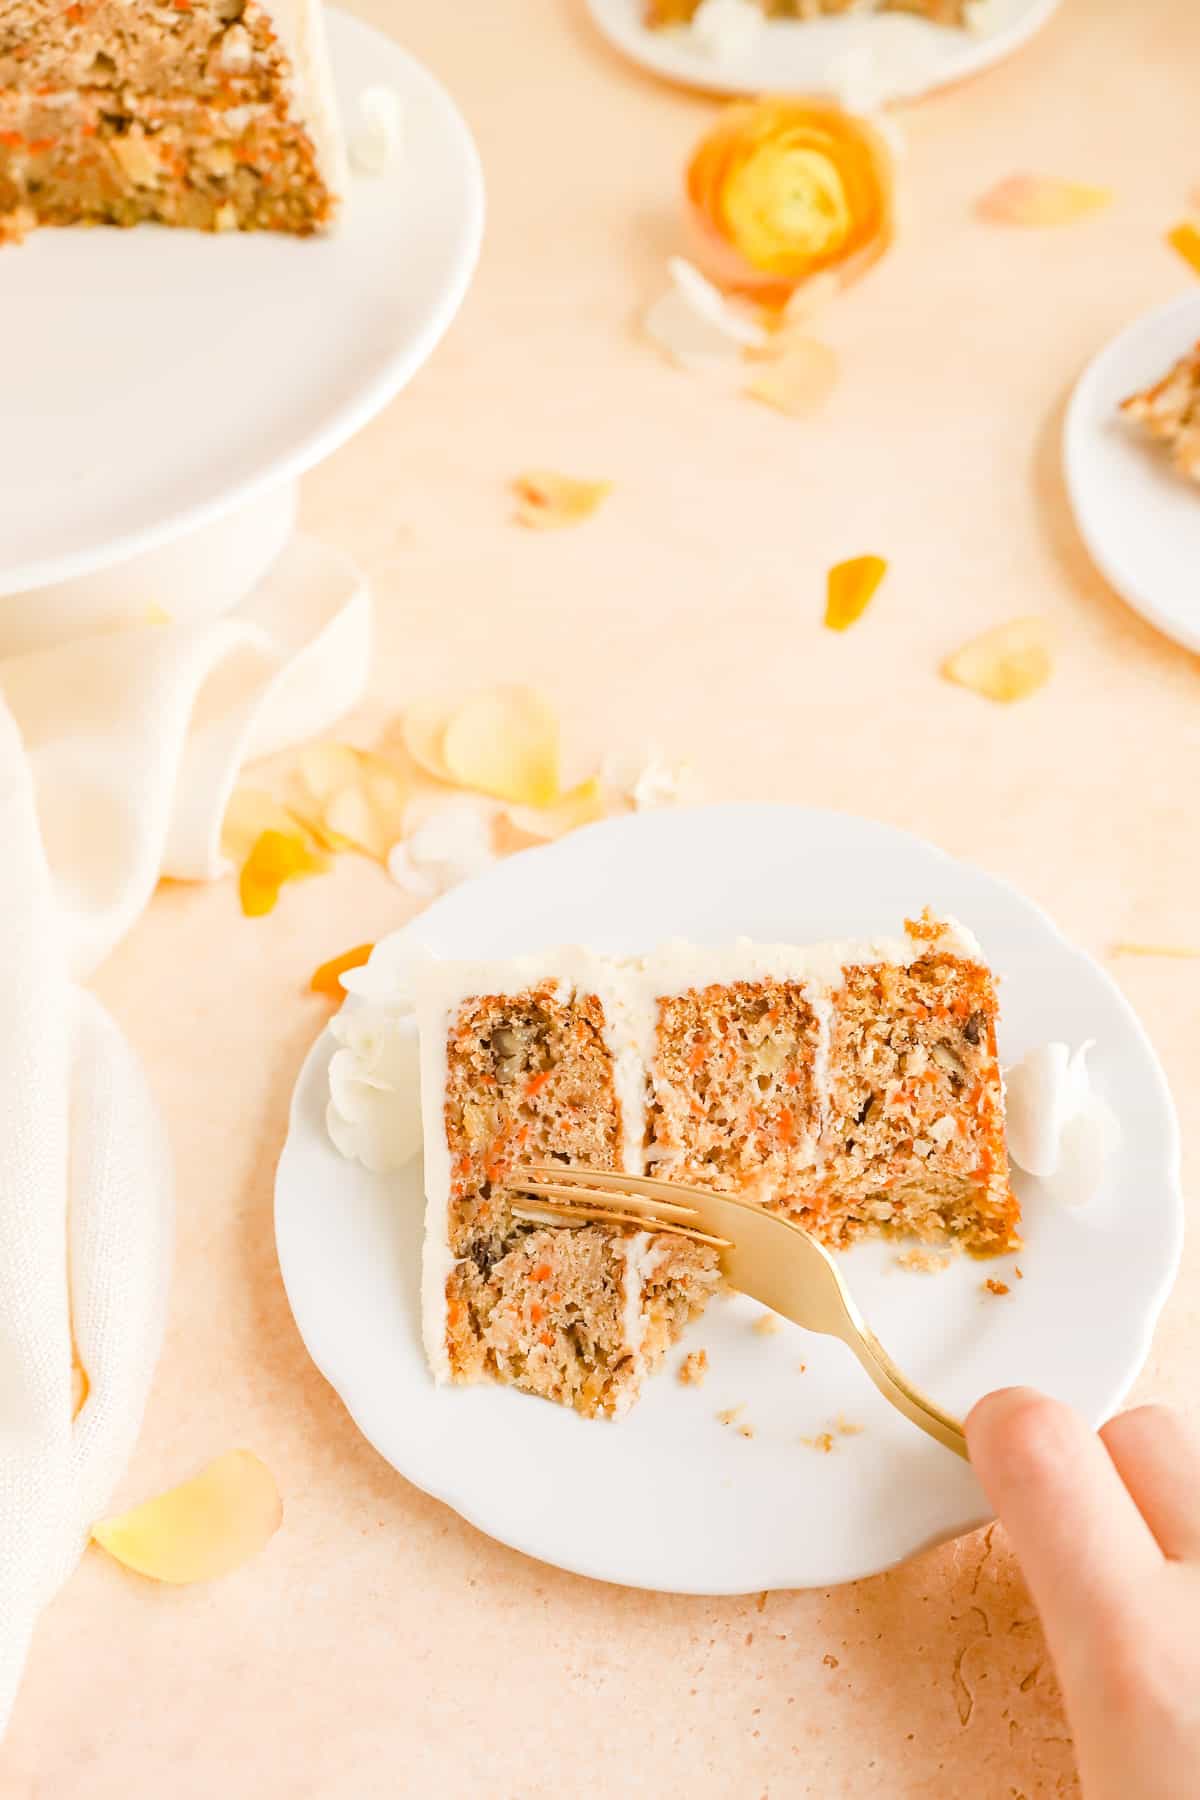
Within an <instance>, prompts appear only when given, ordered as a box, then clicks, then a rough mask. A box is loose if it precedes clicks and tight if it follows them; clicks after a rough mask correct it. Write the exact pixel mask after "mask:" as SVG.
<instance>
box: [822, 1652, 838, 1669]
mask: <svg viewBox="0 0 1200 1800" xmlns="http://www.w3.org/2000/svg"><path fill="white" fill-rule="evenodd" d="M821 1661H822V1662H823V1663H824V1664H825V1667H826V1668H827V1669H836V1668H837V1666H838V1659H837V1657H836V1656H833V1655H831V1654H830V1652H829V1651H828V1650H827V1651H826V1652H825V1654H824V1656H823V1657H822V1658H821Z"/></svg>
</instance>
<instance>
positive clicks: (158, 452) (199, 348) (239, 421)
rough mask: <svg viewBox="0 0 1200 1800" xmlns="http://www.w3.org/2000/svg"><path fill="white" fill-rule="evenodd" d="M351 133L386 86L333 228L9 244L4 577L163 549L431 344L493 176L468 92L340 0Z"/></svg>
mask: <svg viewBox="0 0 1200 1800" xmlns="http://www.w3.org/2000/svg"><path fill="white" fill-rule="evenodd" d="M328 19H329V39H330V50H331V53H332V59H333V67H334V75H335V79H336V83H337V92H338V101H339V104H340V107H341V112H342V117H343V121H344V124H345V126H346V130H347V134H348V135H349V136H350V137H353V134H354V131H355V126H356V119H357V109H358V98H359V96H360V95H361V93H362V91H363V89H364V88H366V87H370V86H373V85H378V84H382V85H384V86H386V87H389V88H391V89H392V90H393V91H394V92H395V94H396V96H397V98H398V100H399V103H400V107H401V111H402V119H403V146H402V149H401V152H400V154H399V155H398V156H397V157H396V158H394V159H393V161H392V163H391V164H390V165H389V166H388V168H387V169H385V170H384V172H383V173H382V174H380V175H377V176H368V175H352V177H351V180H350V187H349V193H348V195H347V198H346V203H345V208H344V215H343V218H342V221H341V224H340V226H339V229H338V230H337V231H336V232H335V233H334V234H333V235H331V236H330V237H328V238H319V239H318V238H309V239H296V238H288V237H283V236H279V235H275V234H271V233H266V232H262V233H257V232H255V233H244V234H243V233H237V232H232V233H229V234H228V235H226V236H218V237H213V236H212V235H211V234H205V233H201V232H192V231H169V230H164V229H161V228H158V227H154V226H142V227H139V228H138V229H137V230H136V231H110V230H100V231H84V230H69V231H37V232H34V233H33V234H32V236H31V237H30V238H29V239H28V240H27V241H26V242H25V243H24V244H22V245H21V246H20V247H19V248H17V249H8V250H4V251H3V252H0V307H2V310H3V317H4V330H5V339H6V342H7V343H9V344H10V345H19V346H20V353H19V354H15V353H14V354H9V355H7V356H6V357H5V367H4V430H3V431H2V432H0V495H3V500H2V501H0V594H5V593H20V592H22V591H23V590H24V589H26V588H36V587H42V586H45V585H47V584H49V583H51V582H58V581H66V580H68V579H70V578H71V577H73V576H76V575H81V574H84V573H86V572H88V571H90V570H92V569H98V568H101V567H103V566H104V565H105V564H107V563H114V562H118V561H120V560H122V559H124V558H126V557H129V556H133V555H135V554H137V553H138V552H140V551H143V550H149V549H152V548H153V547H154V546H155V545H157V544H161V543H164V542H166V541H167V540H168V539H170V538H172V537H176V536H178V535H180V534H181V533H182V532H184V531H186V530H189V529H190V528H192V527H193V526H198V525H202V524H204V523H206V522H207V521H208V520H210V519H213V518H216V517H217V516H218V515H219V514H221V513H222V512H224V511H226V510H227V509H229V508H231V507H232V506H234V505H236V504H237V503H238V502H240V501H244V500H248V499H250V498H251V497H252V496H253V495H254V494H256V493H258V492H260V491H262V490H264V489H266V488H267V487H269V486H270V485H272V484H273V483H275V482H278V481H281V480H283V479H284V478H286V477H289V476H293V475H297V474H299V473H300V472H301V471H302V470H304V469H307V468H309V467H310V466H311V465H312V464H313V463H315V462H318V461H319V460H320V459H321V457H323V456H327V455H328V454H329V453H330V451H332V450H335V449H336V448H337V447H338V445H339V444H341V443H342V442H344V440H345V439H346V438H348V437H350V436H351V434H352V433H353V432H355V431H357V430H358V429H359V428H360V426H362V425H364V424H365V423H366V422H367V420H368V419H370V418H371V417H372V416H373V415H374V414H375V413H376V412H378V411H379V409H380V407H382V406H383V405H384V404H385V403H386V402H387V401H388V400H390V399H391V397H392V395H393V394H395V393H396V391H397V390H398V389H399V388H400V387H402V386H403V385H404V383H405V382H406V381H407V380H408V379H409V377H410V376H411V375H412V374H413V373H414V371H415V370H416V369H417V368H419V367H420V365H421V363H422V362H424V361H425V359H426V358H427V357H428V356H429V354H430V352H431V351H432V349H433V347H434V345H435V344H436V343H437V341H438V339H439V338H440V336H441V335H442V333H443V332H444V331H445V329H446V327H447V325H448V324H449V323H450V320H451V319H452V318H453V316H454V313H455V311H456V310H457V307H458V304H459V302H460V300H461V299H462V296H463V294H464V292H465V291H466V287H467V283H468V281H469V279H470V276H471V271H472V269H473V268H474V265H475V259H476V256H477V255H478V250H479V242H480V236H481V232H482V224H483V182H482V178H481V175H480V169H479V159H478V157H477V155H476V153H475V147H474V145H473V143H472V142H471V138H470V135H469V133H468V131H467V128H466V126H465V125H464V123H463V121H462V119H461V117H460V116H459V114H458V112H457V110H456V109H455V107H454V105H453V103H452V102H451V100H450V99H449V97H448V96H447V95H446V93H445V92H444V91H443V89H442V88H441V87H439V86H438V84H437V82H435V81H434V80H433V78H432V77H431V76H429V75H427V74H426V72H425V71H424V69H422V68H421V66H420V64H419V63H417V62H415V61H414V60H413V58H412V57H411V56H409V55H407V54H406V52H405V51H403V50H401V49H400V47H399V45H398V44H395V43H393V41H392V40H391V39H390V38H388V37H385V36H384V35H383V34H382V33H381V32H378V31H375V30H372V29H371V28H370V27H369V26H367V25H364V24H362V23H360V21H358V20H357V19H352V18H350V17H348V16H347V15H346V14H345V13H340V12H337V11H334V10H332V9H330V11H329V14H328Z"/></svg>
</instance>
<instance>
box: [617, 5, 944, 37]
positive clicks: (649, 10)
mask: <svg viewBox="0 0 1200 1800" xmlns="http://www.w3.org/2000/svg"><path fill="white" fill-rule="evenodd" d="M702 3H703V0H646V13H645V17H646V23H647V25H649V26H651V27H652V28H653V29H655V30H659V29H662V28H663V27H665V26H668V25H688V24H690V23H691V21H692V20H693V19H694V18H695V16H696V14H697V13H698V12H699V10H700V7H701V5H702ZM748 3H749V4H751V5H754V6H757V8H758V10H759V11H760V12H761V13H763V14H764V15H765V16H766V17H767V18H768V19H823V18H828V17H830V16H832V15H836V14H840V13H872V12H894V13H896V12H898V13H914V14H916V16H917V17H918V18H922V19H928V20H929V21H930V23H931V24H933V25H958V26H965V25H968V24H970V21H971V11H972V7H973V6H976V7H977V6H978V4H979V0H748Z"/></svg>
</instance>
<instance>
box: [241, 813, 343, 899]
mask: <svg viewBox="0 0 1200 1800" xmlns="http://www.w3.org/2000/svg"><path fill="white" fill-rule="evenodd" d="M328 867H329V859H328V858H327V857H325V856H322V855H321V853H320V851H318V850H314V849H313V848H312V847H311V846H310V845H309V843H308V842H307V841H306V840H305V838H304V837H303V836H302V835H301V833H300V831H299V829H298V828H297V826H296V825H295V823H293V824H292V826H291V829H290V831H286V832H285V831H275V830H270V831H264V832H263V833H262V834H261V835H260V836H259V837H258V838H256V839H255V842H254V847H253V849H252V850H251V852H250V854H249V856H248V857H247V858H246V860H245V862H244V863H243V864H242V870H241V874H240V875H239V876H238V894H239V897H240V899H241V902H242V911H243V912H244V913H245V915H246V917H247V918H248V919H256V918H261V917H262V915H263V914H264V913H269V912H273V911H274V910H275V903H276V901H277V900H278V899H279V890H280V888H281V887H282V886H283V884H284V882H285V881H296V880H298V879H300V878H301V877H303V876H305V875H323V874H324V873H325V871H326V870H327V869H328Z"/></svg>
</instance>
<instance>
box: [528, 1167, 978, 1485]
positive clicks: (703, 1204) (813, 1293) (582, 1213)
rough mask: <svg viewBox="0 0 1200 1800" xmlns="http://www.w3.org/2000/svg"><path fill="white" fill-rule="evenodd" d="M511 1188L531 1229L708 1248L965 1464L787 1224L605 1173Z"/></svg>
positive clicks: (832, 1271)
mask: <svg viewBox="0 0 1200 1800" xmlns="http://www.w3.org/2000/svg"><path fill="white" fill-rule="evenodd" d="M508 1186H509V1188H510V1189H511V1191H512V1192H513V1194H514V1195H519V1196H525V1197H527V1198H528V1200H529V1201H530V1204H529V1205H527V1206H520V1205H513V1206H512V1211H513V1213H514V1214H515V1216H516V1217H517V1218H519V1219H526V1220H529V1221H530V1222H531V1223H534V1224H546V1223H552V1224H556V1225H557V1224H568V1225H569V1224H585V1223H586V1224H590V1223H592V1222H595V1223H596V1224H599V1225H635V1226H637V1227H638V1229H639V1230H641V1231H665V1232H669V1233H672V1234H673V1235H675V1236H677V1237H685V1238H691V1239H692V1240H693V1242H695V1243H700V1244H711V1245H713V1246H714V1247H715V1248H716V1249H718V1250H720V1252H721V1264H722V1267H723V1269H724V1272H725V1275H726V1276H727V1278H728V1280H729V1281H730V1283H731V1284H732V1286H734V1287H735V1288H739V1289H740V1290H741V1292H742V1293H743V1294H749V1295H750V1296H751V1298H752V1299H754V1300H760V1301H761V1302H762V1304H763V1305H764V1306H769V1307H770V1308H771V1311H772V1312H777V1313H780V1314H781V1315H782V1316H783V1318H785V1319H791V1320H792V1321H793V1322H794V1323H795V1324H797V1325H803V1326H804V1328H805V1330H807V1331H819V1332H823V1333H824V1334H825V1335H826V1336H828V1337H835V1338H840V1339H841V1341H842V1343H843V1344H846V1345H848V1346H849V1348H850V1349H851V1350H853V1352H854V1354H855V1356H857V1358H858V1360H859V1362H860V1363H861V1364H862V1366H863V1368H864V1369H865V1370H866V1372H867V1374H868V1375H869V1376H870V1377H871V1380H872V1381H873V1382H874V1383H875V1386H876V1387H877V1388H878V1389H879V1392H880V1393H881V1394H882V1395H883V1397H884V1399H885V1400H890V1401H891V1403H892V1405H893V1406H894V1407H895V1408H896V1410H897V1411H898V1412H902V1413H903V1414H904V1416H905V1418H906V1419H911V1420H912V1422H913V1424H914V1425H919V1426H920V1427H921V1430H922V1431H926V1432H928V1433H929V1436H930V1437H932V1438H936V1439H937V1441H938V1443H939V1444H944V1445H945V1446H946V1448H947V1450H953V1451H954V1452H955V1453H956V1454H957V1455H958V1456H962V1457H966V1455H967V1440H966V1438H965V1436H964V1435H963V1428H962V1426H961V1424H960V1423H959V1421H958V1420H957V1419H955V1418H952V1417H951V1415H950V1414H949V1413H946V1412H943V1411H942V1409H941V1407H940V1406H935V1405H934V1403H933V1401H932V1400H930V1399H928V1398H927V1397H926V1395H924V1394H923V1393H921V1391H920V1389H919V1388H916V1387H914V1386H913V1384H912V1382H911V1381H909V1380H908V1378H907V1376H905V1375H904V1374H903V1373H902V1372H901V1370H899V1369H898V1368H897V1367H896V1365H895V1363H894V1362H893V1361H892V1359H891V1357H890V1356H889V1355H888V1353H887V1351H886V1350H885V1349H884V1348H883V1345H882V1344H881V1343H880V1342H879V1339H878V1338H877V1337H876V1336H875V1334H874V1332H873V1331H871V1330H870V1328H869V1327H868V1325H867V1323H866V1321H865V1320H864V1319H863V1316H862V1314H861V1313H860V1312H859V1310H858V1308H857V1306H856V1305H855V1304H854V1300H853V1298H852V1297H851V1295H850V1292H849V1290H848V1289H847V1287H846V1284H845V1282H844V1281H843V1280H842V1277H841V1273H840V1272H839V1270H838V1267H837V1264H836V1263H835V1262H834V1260H833V1258H832V1256H830V1254H829V1252H828V1250H826V1249H825V1248H824V1246H823V1245H821V1244H818V1242H817V1240H816V1239H815V1238H814V1237H810V1236H809V1234H808V1232H807V1231H804V1230H803V1229H802V1228H801V1227H800V1226H799V1225H794V1224H793V1223H792V1222H791V1220H789V1219H784V1218H780V1216H779V1215H778V1214H777V1213H771V1212H765V1211H764V1210H763V1208H762V1207H761V1206H756V1205H754V1204H753V1203H752V1202H751V1201H748V1200H738V1199H735V1198H733V1196H732V1195H729V1194H713V1193H708V1192H707V1191H705V1190H703V1189H701V1188H691V1187H682V1186H679V1185H678V1184H677V1183H675V1182H673V1181H671V1182H668V1181H655V1180H652V1179H651V1178H650V1177H648V1176H641V1175H625V1174H620V1173H617V1172H615V1171H611V1170H607V1169H567V1168H561V1167H547V1166H543V1165H540V1164H539V1165H530V1166H527V1167H525V1168H523V1169H517V1170H515V1171H514V1173H513V1176H512V1178H511V1179H510V1181H509V1183H508Z"/></svg>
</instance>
